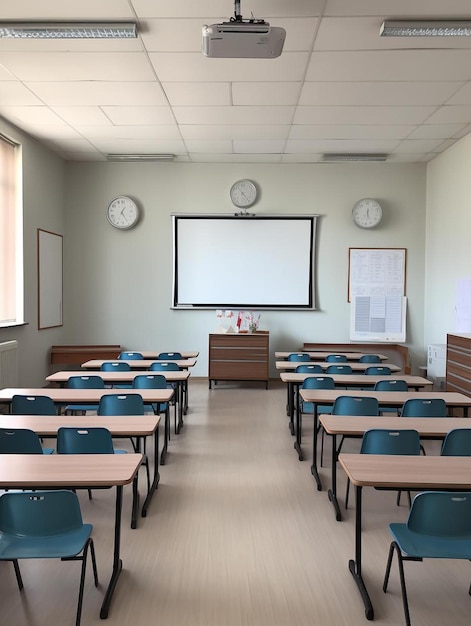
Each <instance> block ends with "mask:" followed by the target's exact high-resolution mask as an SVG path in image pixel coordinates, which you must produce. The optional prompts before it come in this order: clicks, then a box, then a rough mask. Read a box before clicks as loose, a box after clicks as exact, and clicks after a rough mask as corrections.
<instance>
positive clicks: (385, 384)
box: [374, 378, 409, 391]
mask: <svg viewBox="0 0 471 626" xmlns="http://www.w3.org/2000/svg"><path fill="white" fill-rule="evenodd" d="M374 390H375V391H409V387H408V385H407V383H406V381H405V380H398V379H397V378H393V379H391V380H378V382H376V383H375V386H374Z"/></svg>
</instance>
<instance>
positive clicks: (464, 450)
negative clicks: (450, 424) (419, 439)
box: [440, 428, 471, 456]
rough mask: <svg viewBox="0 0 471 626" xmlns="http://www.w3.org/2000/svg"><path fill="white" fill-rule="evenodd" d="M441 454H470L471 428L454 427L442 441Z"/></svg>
mask: <svg viewBox="0 0 471 626" xmlns="http://www.w3.org/2000/svg"><path fill="white" fill-rule="evenodd" d="M440 454H441V455H442V456H471V428H454V429H453V430H450V431H449V432H448V433H447V434H446V437H445V440H444V441H443V445H442V449H441V451H440Z"/></svg>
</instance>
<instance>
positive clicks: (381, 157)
mask: <svg viewBox="0 0 471 626" xmlns="http://www.w3.org/2000/svg"><path fill="white" fill-rule="evenodd" d="M388 156H389V154H384V153H378V152H376V153H372V152H369V153H330V154H329V153H326V154H323V155H322V160H323V161H324V162H325V163H339V162H342V161H386V160H387V158H388Z"/></svg>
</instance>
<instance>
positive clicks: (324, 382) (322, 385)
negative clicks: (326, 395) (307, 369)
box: [302, 376, 335, 389]
mask: <svg viewBox="0 0 471 626" xmlns="http://www.w3.org/2000/svg"><path fill="white" fill-rule="evenodd" d="M302 386H303V389H335V383H334V379H333V378H331V377H330V376H308V378H305V379H304V381H303V385H302Z"/></svg>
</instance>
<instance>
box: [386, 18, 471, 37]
mask: <svg viewBox="0 0 471 626" xmlns="http://www.w3.org/2000/svg"><path fill="white" fill-rule="evenodd" d="M379 34H380V36H381V37H469V36H471V20H429V21H423V20H405V21H388V20H386V21H385V22H383V23H382V25H381V28H380V30H379Z"/></svg>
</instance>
